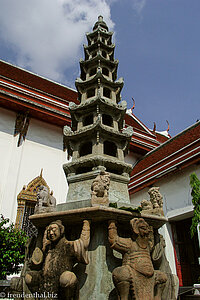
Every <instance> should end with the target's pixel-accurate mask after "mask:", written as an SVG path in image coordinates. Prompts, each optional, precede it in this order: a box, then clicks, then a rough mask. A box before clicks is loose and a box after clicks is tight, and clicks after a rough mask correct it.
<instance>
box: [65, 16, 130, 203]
mask: <svg viewBox="0 0 200 300" xmlns="http://www.w3.org/2000/svg"><path fill="white" fill-rule="evenodd" d="M112 34H113V33H112V32H110V31H108V27H107V25H106V23H105V22H104V21H103V17H102V16H99V17H98V21H97V22H96V23H95V25H94V27H93V32H91V33H87V34H86V37H87V41H88V45H87V46H86V45H84V54H85V59H84V60H81V61H80V69H81V74H80V78H78V79H77V80H76V82H75V84H76V88H77V90H78V99H79V101H80V104H79V105H76V104H74V103H70V104H71V105H70V112H71V118H72V129H71V128H69V127H67V126H65V128H64V135H65V138H64V141H65V144H66V146H67V148H68V153H69V155H71V156H72V162H70V163H68V164H65V165H64V171H65V173H66V176H67V180H68V183H69V192H68V197H67V201H74V200H87V199H89V198H90V192H91V190H90V186H91V182H92V180H93V179H94V178H95V177H96V176H97V175H98V173H99V172H100V171H102V170H106V171H107V172H109V173H110V176H111V186H110V193H109V200H110V201H111V202H117V201H122V202H129V197H128V189H127V183H128V181H129V174H130V172H131V169H132V166H131V165H130V164H127V163H125V162H124V156H125V154H126V152H127V149H128V145H129V141H130V138H131V136H132V130H130V128H126V129H123V123H124V122H123V120H124V114H125V111H126V102H125V101H122V102H121V103H119V102H120V100H121V94H120V93H121V90H122V87H123V79H122V78H120V79H119V80H116V79H117V67H118V60H115V59H114V49H115V45H114V44H113V43H112ZM77 184H78V186H77ZM75 187H76V189H75ZM112 188H113V195H112ZM75 190H76V191H75ZM78 191H79V192H80V193H79V192H78ZM114 194H115V195H114Z"/></svg>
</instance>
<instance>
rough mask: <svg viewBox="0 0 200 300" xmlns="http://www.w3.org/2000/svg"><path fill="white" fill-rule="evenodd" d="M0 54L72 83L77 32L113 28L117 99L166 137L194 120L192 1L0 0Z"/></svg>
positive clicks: (197, 65)
mask: <svg viewBox="0 0 200 300" xmlns="http://www.w3.org/2000/svg"><path fill="white" fill-rule="evenodd" d="M0 4H1V7H0V8H1V9H0V59H2V60H5V61H8V62H11V63H12V64H15V65H18V66H21V67H23V68H25V69H28V70H31V71H32V72H34V73H37V74H39V75H42V76H45V77H47V78H50V79H53V80H55V81H58V82H60V83H63V84H66V85H68V86H70V87H73V88H74V81H75V79H76V77H78V76H79V59H80V58H81V57H83V46H82V45H83V43H86V40H85V32H87V31H91V30H92V26H93V24H94V22H95V21H96V20H97V17H98V15H99V14H102V15H103V16H104V20H105V21H106V22H107V24H108V26H109V28H110V29H111V30H112V31H114V32H115V34H114V38H113V39H114V42H115V44H116V50H115V58H117V59H119V68H118V77H124V88H123V90H122V99H123V100H126V101H127V103H128V108H130V107H131V106H132V100H131V98H132V97H134V99H135V102H136V105H135V109H134V113H135V115H136V116H137V117H139V118H140V119H141V121H142V122H143V123H144V124H145V125H147V126H148V127H149V128H153V122H155V123H156V129H157V130H158V131H164V130H165V129H166V128H167V123H166V120H168V121H169V124H170V131H169V133H170V134H171V135H172V136H174V135H175V134H177V133H179V132H180V131H182V130H184V129H185V128H187V127H188V126H190V125H192V124H193V123H195V122H196V120H197V119H200V113H199V112H200V100H199V98H200V97H199V95H200V35H199V29H200V1H199V0H107V1H105V0H29V1H27V0H18V1H16V0H9V1H8V0H1V3H0Z"/></svg>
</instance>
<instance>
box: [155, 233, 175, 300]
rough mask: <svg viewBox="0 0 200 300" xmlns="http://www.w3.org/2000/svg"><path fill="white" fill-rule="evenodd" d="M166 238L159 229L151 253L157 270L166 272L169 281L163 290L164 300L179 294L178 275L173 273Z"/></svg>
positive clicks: (171, 298) (173, 298)
mask: <svg viewBox="0 0 200 300" xmlns="http://www.w3.org/2000/svg"><path fill="white" fill-rule="evenodd" d="M165 247H166V244H165V240H164V238H163V236H162V235H161V234H159V233H158V232H157V231H156V232H155V237H154V247H153V251H152V254H151V257H152V260H153V265H154V268H155V269H156V270H160V271H163V272H165V274H166V275H167V282H166V284H165V287H164V289H163V291H162V297H161V299H162V300H176V299H177V296H178V288H179V281H178V276H176V275H174V274H172V271H171V268H170V266H169V262H168V260H167V258H166V255H165Z"/></svg>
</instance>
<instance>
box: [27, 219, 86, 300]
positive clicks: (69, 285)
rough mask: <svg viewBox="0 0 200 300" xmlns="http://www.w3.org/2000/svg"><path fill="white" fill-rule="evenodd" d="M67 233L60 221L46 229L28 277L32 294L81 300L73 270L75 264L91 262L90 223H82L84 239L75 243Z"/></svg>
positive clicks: (63, 299) (33, 257)
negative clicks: (37, 292)
mask: <svg viewBox="0 0 200 300" xmlns="http://www.w3.org/2000/svg"><path fill="white" fill-rule="evenodd" d="M64 232H65V228H64V226H63V225H62V222H61V221H60V220H57V221H54V222H52V223H51V224H50V225H49V226H47V228H46V230H45V233H44V237H43V247H42V250H41V249H40V248H38V247H36V248H35V250H34V252H33V255H32V267H31V270H30V271H28V272H27V273H26V275H25V282H26V284H27V286H28V288H29V289H30V291H31V292H32V293H34V292H35V291H39V292H41V293H42V292H46V293H48V296H49V297H48V299H53V298H54V297H55V295H56V294H57V298H58V299H62V300H68V299H70V300H78V299H79V289H78V280H77V277H76V275H75V274H74V273H73V271H72V268H73V266H74V264H75V263H76V262H81V263H84V264H88V263H89V261H88V245H89V241H90V223H89V221H87V220H84V221H83V228H82V232H81V236H80V238H79V239H77V240H75V241H68V240H67V239H66V238H65V236H64ZM51 295H52V297H51Z"/></svg>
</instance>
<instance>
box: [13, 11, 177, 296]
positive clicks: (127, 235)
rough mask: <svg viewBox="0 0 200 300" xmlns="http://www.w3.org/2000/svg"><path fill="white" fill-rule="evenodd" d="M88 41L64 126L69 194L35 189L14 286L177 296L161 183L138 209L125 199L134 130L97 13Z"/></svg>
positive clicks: (34, 292)
mask: <svg viewBox="0 0 200 300" xmlns="http://www.w3.org/2000/svg"><path fill="white" fill-rule="evenodd" d="M87 40H88V46H84V51H85V60H81V61H80V67H81V75H80V78H78V79H77V80H76V87H77V90H78V95H79V101H80V104H79V105H75V104H71V105H70V112H71V118H72V126H71V128H70V127H67V126H65V127H64V147H65V148H67V149H68V154H69V156H71V157H72V160H71V162H69V163H67V164H65V165H64V166H63V168H64V171H65V174H66V177H67V181H68V184H69V190H68V196H67V201H66V202H65V203H62V204H58V205H57V206H56V204H55V199H54V197H53V198H52V195H51V194H49V193H48V190H47V189H45V187H44V186H41V188H40V189H39V191H38V193H37V209H36V210H35V214H34V215H32V216H30V220H31V221H32V223H33V224H34V225H35V226H36V228H37V230H38V235H37V238H35V240H31V241H30V242H29V244H28V245H27V251H26V257H25V263H24V267H23V270H22V273H21V277H20V278H15V279H13V281H12V290H14V291H16V292H18V293H19V294H22V292H24V293H25V294H29V295H30V296H31V297H29V298H31V299H32V300H37V299H39V298H41V297H44V295H45V297H46V298H47V299H48V300H53V299H54V298H57V299H59V300H94V299H95V300H105V299H109V300H116V299H136V300H140V299H146V300H153V299H157V300H161V299H166V300H169V299H170V300H171V299H176V298H175V297H174V294H175V293H174V289H175V288H174V287H175V286H176V284H175V281H174V277H173V275H172V274H171V273H170V272H171V271H169V268H168V262H167V260H166V257H165V256H164V254H163V253H164V247H165V246H164V242H163V240H162V238H161V236H160V235H159V233H158V229H159V228H160V227H161V226H162V225H163V224H165V223H166V221H167V219H166V218H165V217H164V216H163V210H162V206H163V201H162V196H161V195H160V193H159V190H158V189H159V188H156V187H154V188H151V191H150V201H148V200H143V201H142V203H141V207H140V209H135V210H134V209H133V207H132V205H131V204H130V200H129V195H128V187H127V184H128V182H129V174H130V172H131V169H132V166H131V165H130V164H127V163H125V162H124V156H125V154H126V153H127V151H128V144H129V141H130V139H131V136H132V129H131V128H129V127H128V128H123V127H124V126H123V123H124V121H123V120H124V114H125V111H126V102H125V101H122V102H120V100H121V96H120V92H121V89H122V87H123V80H122V79H119V80H116V78H117V67H118V61H117V60H114V48H115V46H114V44H112V32H109V31H108V27H107V25H106V23H105V22H104V21H103V18H102V17H101V16H100V17H99V18H98V21H97V22H96V23H95V25H94V28H93V32H92V33H88V34H87ZM111 203H117V204H119V205H118V208H116V206H115V205H112V204H111ZM110 206H113V207H110ZM141 209H143V210H142V211H141ZM140 211H141V212H140ZM118 234H119V235H118ZM154 262H156V263H157V265H156V264H155V267H154V266H153V263H154ZM158 262H159V263H158ZM169 291H172V292H173V295H172V293H169ZM38 293H39V294H38ZM40 294H41V295H42V296H41V295H40ZM55 296H56V297H55Z"/></svg>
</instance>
